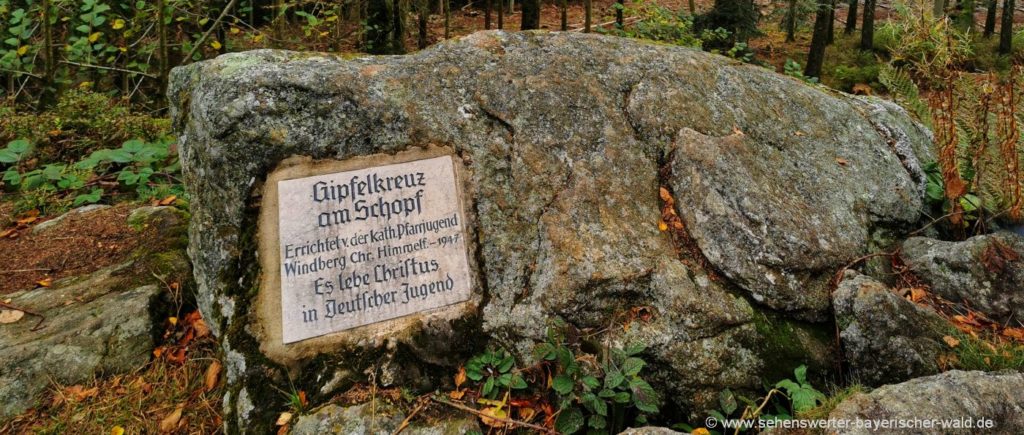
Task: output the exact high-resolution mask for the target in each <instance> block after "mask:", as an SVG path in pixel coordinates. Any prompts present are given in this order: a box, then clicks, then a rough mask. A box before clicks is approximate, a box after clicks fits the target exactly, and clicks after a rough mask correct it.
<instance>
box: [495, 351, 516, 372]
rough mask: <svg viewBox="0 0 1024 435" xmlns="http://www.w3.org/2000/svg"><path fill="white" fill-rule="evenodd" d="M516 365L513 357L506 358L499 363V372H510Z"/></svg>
mask: <svg viewBox="0 0 1024 435" xmlns="http://www.w3.org/2000/svg"><path fill="white" fill-rule="evenodd" d="M515 363H516V360H515V358H512V356H511V355H509V356H506V357H505V359H503V360H501V362H499V363H498V371H499V372H502V373H505V372H508V371H509V370H510V369H511V368H512V366H513V365H514V364H515Z"/></svg>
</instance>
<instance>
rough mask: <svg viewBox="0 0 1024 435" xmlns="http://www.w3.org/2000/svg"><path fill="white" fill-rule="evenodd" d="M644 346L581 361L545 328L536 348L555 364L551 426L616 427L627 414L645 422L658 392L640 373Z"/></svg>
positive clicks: (567, 429)
mask: <svg viewBox="0 0 1024 435" xmlns="http://www.w3.org/2000/svg"><path fill="white" fill-rule="evenodd" d="M644 349H645V347H644V346H643V345H639V344H634V345H630V346H628V347H627V348H625V349H618V348H610V349H607V351H606V353H605V355H603V359H604V362H603V363H599V364H591V365H590V366H584V365H581V364H580V363H579V361H578V359H579V358H577V355H576V354H574V352H573V351H572V349H571V348H570V347H569V346H566V345H565V343H564V341H563V340H562V339H561V337H560V336H559V335H558V334H557V333H556V332H554V328H549V331H548V341H547V342H544V343H541V344H539V345H538V346H537V347H536V348H535V354H536V355H537V356H538V357H539V358H541V359H543V360H545V361H549V362H552V363H553V364H554V365H555V366H556V374H555V375H554V376H553V378H552V380H551V389H552V390H554V392H555V394H556V396H557V403H558V408H559V410H560V413H559V415H558V419H557V420H556V422H555V429H556V430H558V431H559V432H560V433H565V434H572V433H576V432H579V431H581V430H583V429H584V428H589V429H590V430H593V431H601V432H609V433H617V432H619V431H621V430H622V429H623V428H625V427H626V426H625V422H626V418H627V417H628V416H630V415H632V416H634V418H633V422H634V423H635V424H644V423H645V422H646V421H647V416H649V415H653V414H657V412H658V408H659V405H660V398H659V397H658V394H657V392H656V391H654V388H653V387H651V385H650V384H649V383H648V382H647V381H646V380H644V379H643V377H641V375H640V372H641V371H643V369H644V367H645V366H646V362H645V361H644V360H643V359H641V358H640V357H639V356H638V355H639V354H640V353H641V352H643V351H644Z"/></svg>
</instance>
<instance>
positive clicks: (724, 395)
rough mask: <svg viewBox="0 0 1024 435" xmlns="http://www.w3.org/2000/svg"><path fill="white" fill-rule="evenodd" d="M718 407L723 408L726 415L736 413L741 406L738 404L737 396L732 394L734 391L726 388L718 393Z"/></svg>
mask: <svg viewBox="0 0 1024 435" xmlns="http://www.w3.org/2000/svg"><path fill="white" fill-rule="evenodd" d="M718 406H719V407H721V408H722V411H724V412H725V414H726V415H729V414H732V413H733V412H734V411H736V408H738V407H739V405H738V404H737V403H736V396H735V395H734V394H733V393H732V390H730V389H728V388H726V389H724V390H722V391H721V392H720V393H718Z"/></svg>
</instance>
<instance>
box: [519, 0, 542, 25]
mask: <svg viewBox="0 0 1024 435" xmlns="http://www.w3.org/2000/svg"><path fill="white" fill-rule="evenodd" d="M520 4H521V5H522V10H521V11H520V12H521V13H522V14H523V16H522V21H521V22H520V26H519V29H520V30H531V29H539V28H540V0H523V1H522V2H520Z"/></svg>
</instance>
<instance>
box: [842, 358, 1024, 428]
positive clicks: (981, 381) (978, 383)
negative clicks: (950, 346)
mask: <svg viewBox="0 0 1024 435" xmlns="http://www.w3.org/2000/svg"><path fill="white" fill-rule="evenodd" d="M1022 389H1024V374H1022V373H1013V372H1004V373H986V372H978V371H971V372H965V371H960V370H954V371H949V372H946V373H942V374H939V375H934V376H928V377H923V378H917V379H913V380H910V381H907V382H904V383H901V384H894V385H886V386H884V387H880V388H878V389H876V390H874V391H872V392H870V393H858V394H856V395H853V396H851V397H850V398H848V399H846V400H844V401H843V402H842V403H840V404H839V406H837V407H836V409H835V410H834V411H832V413H831V414H829V418H830V419H846V420H853V419H861V420H878V421H880V420H887V419H888V420H903V421H904V422H912V421H913V420H914V419H919V420H930V419H938V420H939V421H940V422H941V420H943V419H945V420H960V419H963V418H972V419H975V420H977V419H981V418H985V419H989V420H991V421H993V422H994V423H995V426H994V427H990V428H987V429H986V428H980V429H979V426H977V425H975V426H974V428H973V429H965V428H962V429H959V430H954V429H951V428H947V429H943V428H941V426H934V427H932V428H931V429H926V428H923V427H918V428H916V429H906V428H904V429H886V428H881V429H875V428H852V429H849V430H843V431H839V433H844V434H874V433H879V434H888V433H908V431H909V432H912V433H997V434H1019V433H1024V394H1020V392H1021V390H1022ZM949 424H952V422H951V421H950V422H949Z"/></svg>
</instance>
